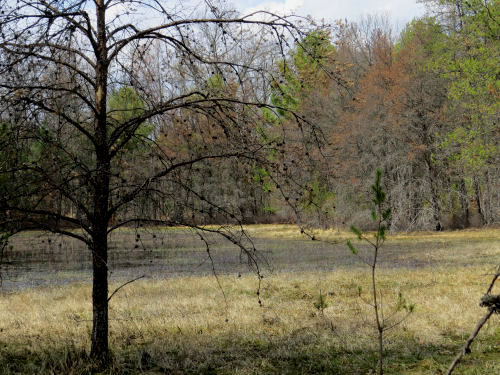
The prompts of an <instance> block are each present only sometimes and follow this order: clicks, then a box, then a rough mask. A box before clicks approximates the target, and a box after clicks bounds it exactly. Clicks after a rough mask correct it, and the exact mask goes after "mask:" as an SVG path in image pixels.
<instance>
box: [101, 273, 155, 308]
mask: <svg viewBox="0 0 500 375" xmlns="http://www.w3.org/2000/svg"><path fill="white" fill-rule="evenodd" d="M144 277H146V275H142V276H139V277H136V278H135V279H132V280H129V281H127V282H126V283H124V284H122V285H120V286H119V287H118V288H116V289H115V290H114V292H113V293H111V295H110V296H109V297H108V302H109V300H110V299H111V297H113V296H114V295H115V294H116V293H117V292H118V291H119V290H120V289H121V288H123V287H124V286H126V285H128V284H132V283H133V282H134V281H137V280H139V279H142V278H144Z"/></svg>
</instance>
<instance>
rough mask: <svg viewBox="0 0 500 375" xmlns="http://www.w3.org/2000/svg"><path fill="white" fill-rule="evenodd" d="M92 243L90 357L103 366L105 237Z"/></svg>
mask: <svg viewBox="0 0 500 375" xmlns="http://www.w3.org/2000/svg"><path fill="white" fill-rule="evenodd" d="M93 242H94V243H93V249H92V268H93V284H92V310H93V326H92V344H91V349H90V357H91V358H92V359H94V360H96V361H98V362H99V363H101V364H104V365H105V364H107V363H108V360H109V346H108V265H107V257H108V254H107V253H108V251H107V250H108V244H107V236H106V235H104V236H99V237H98V236H96V238H95V239H94V241H93Z"/></svg>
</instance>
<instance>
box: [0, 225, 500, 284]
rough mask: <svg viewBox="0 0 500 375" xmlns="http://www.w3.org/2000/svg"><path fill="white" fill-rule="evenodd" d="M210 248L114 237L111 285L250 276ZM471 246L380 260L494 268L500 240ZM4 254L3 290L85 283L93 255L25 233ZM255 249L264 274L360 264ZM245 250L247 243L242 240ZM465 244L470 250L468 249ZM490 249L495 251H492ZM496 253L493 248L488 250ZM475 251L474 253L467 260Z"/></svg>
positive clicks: (235, 257) (178, 233)
mask: <svg viewBox="0 0 500 375" xmlns="http://www.w3.org/2000/svg"><path fill="white" fill-rule="evenodd" d="M204 237H205V240H206V241H207V243H208V245H209V249H210V256H209V253H208V252H207V245H206V243H205V242H204V241H202V240H201V239H200V237H199V235H197V234H196V233H195V232H193V231H192V230H185V229H166V230H158V229H147V230H146V229H142V230H141V231H139V232H136V231H134V230H123V231H119V232H116V233H114V234H113V235H112V236H111V238H110V243H109V258H108V266H109V270H110V281H126V280H129V279H133V278H136V277H139V276H142V275H144V277H146V278H169V277H179V276H200V275H210V274H213V273H214V271H215V272H216V273H217V274H235V275H237V274H242V273H247V272H254V271H255V267H249V265H248V257H247V256H246V255H245V254H244V253H242V252H241V250H240V249H239V248H238V247H237V246H235V245H234V244H232V243H230V242H228V241H227V240H225V239H224V238H222V237H221V236H220V235H217V234H213V233H209V234H204ZM476 242H477V243H470V242H467V241H463V240H460V241H459V240H457V241H447V242H443V241H442V240H438V239H436V240H435V241H429V240H428V239H427V240H426V241H425V242H424V241H419V240H418V239H416V240H415V241H412V242H411V243H405V244H401V242H396V243H391V242H390V241H388V242H387V243H386V244H385V245H384V247H383V249H382V251H381V257H380V259H379V262H380V263H379V264H380V266H381V267H386V268H400V267H407V268H416V267H417V268H418V267H439V266H446V265H450V264H453V265H456V266H459V265H469V264H470V265H472V264H478V263H484V264H492V263H493V264H495V262H497V263H500V247H499V244H498V243H495V242H491V241H489V242H488V241H486V242H484V243H480V241H479V240H476ZM10 244H11V245H12V248H11V249H8V250H6V251H5V253H4V257H3V260H2V264H1V265H0V272H1V277H2V286H1V289H2V290H3V291H7V292H8V291H12V290H17V289H24V288H34V287H43V286H53V285H62V284H67V283H72V282H88V283H90V282H91V277H92V271H91V266H92V263H91V253H90V251H89V250H88V249H87V248H86V247H85V245H84V244H82V243H80V242H78V241H77V240H75V239H72V238H68V237H62V236H59V235H54V234H47V233H40V232H31V233H26V234H21V235H18V236H17V237H14V238H12V239H11V241H10ZM253 244H254V246H255V248H256V249H257V250H258V252H257V254H256V256H257V257H258V259H257V260H258V265H259V269H260V271H261V272H262V274H263V275H265V274H269V273H270V272H288V271H311V270H317V271H325V270H335V269H336V268H350V267H361V266H363V265H364V264H363V262H362V261H361V260H360V259H359V258H358V257H356V256H354V255H352V254H350V252H349V250H348V248H347V246H346V245H345V244H344V243H337V244H328V243H324V242H321V241H310V240H291V239H276V238H271V239H270V238H259V237H256V238H253ZM246 245H247V246H250V245H251V243H249V242H248V241H247V243H246ZM471 246H472V247H474V248H476V247H477V250H474V251H472V252H471ZM492 247H496V248H497V249H498V250H499V251H496V252H495V251H493V254H495V255H494V256H493V258H495V259H492V251H491V250H492ZM358 248H359V250H360V255H361V256H362V257H364V259H365V260H367V261H370V254H371V253H370V248H369V247H368V246H364V245H359V246H358ZM493 250H494V249H493ZM470 254H473V256H470Z"/></svg>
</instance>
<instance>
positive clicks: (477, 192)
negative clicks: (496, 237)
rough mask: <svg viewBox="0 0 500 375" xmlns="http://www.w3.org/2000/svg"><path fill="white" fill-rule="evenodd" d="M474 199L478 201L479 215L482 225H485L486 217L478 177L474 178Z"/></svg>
mask: <svg viewBox="0 0 500 375" xmlns="http://www.w3.org/2000/svg"><path fill="white" fill-rule="evenodd" d="M474 197H475V199H476V204H477V213H478V214H479V217H480V219H481V225H484V224H485V223H486V217H485V216H486V215H485V214H484V207H483V206H482V204H481V185H480V183H479V178H478V177H474Z"/></svg>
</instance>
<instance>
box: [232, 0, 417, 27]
mask: <svg viewBox="0 0 500 375" xmlns="http://www.w3.org/2000/svg"><path fill="white" fill-rule="evenodd" d="M229 2H230V3H232V4H234V6H235V7H236V8H237V9H238V10H240V11H241V12H242V13H249V12H251V11H254V10H261V9H265V10H270V11H274V12H286V13H290V12H293V13H295V14H299V15H302V16H306V15H311V16H313V17H314V18H316V19H318V20H321V19H324V20H325V21H327V22H328V21H333V20H336V19H345V18H347V19H348V20H349V21H357V20H358V19H359V18H360V16H362V15H367V14H370V15H375V14H387V15H388V16H389V17H390V19H391V20H392V21H393V23H394V24H395V26H396V27H397V28H399V29H401V28H403V27H404V26H405V25H406V23H408V22H410V21H411V20H412V19H413V18H414V17H418V16H422V15H423V14H424V11H425V7H424V6H423V5H422V4H417V2H416V0H229Z"/></svg>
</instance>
